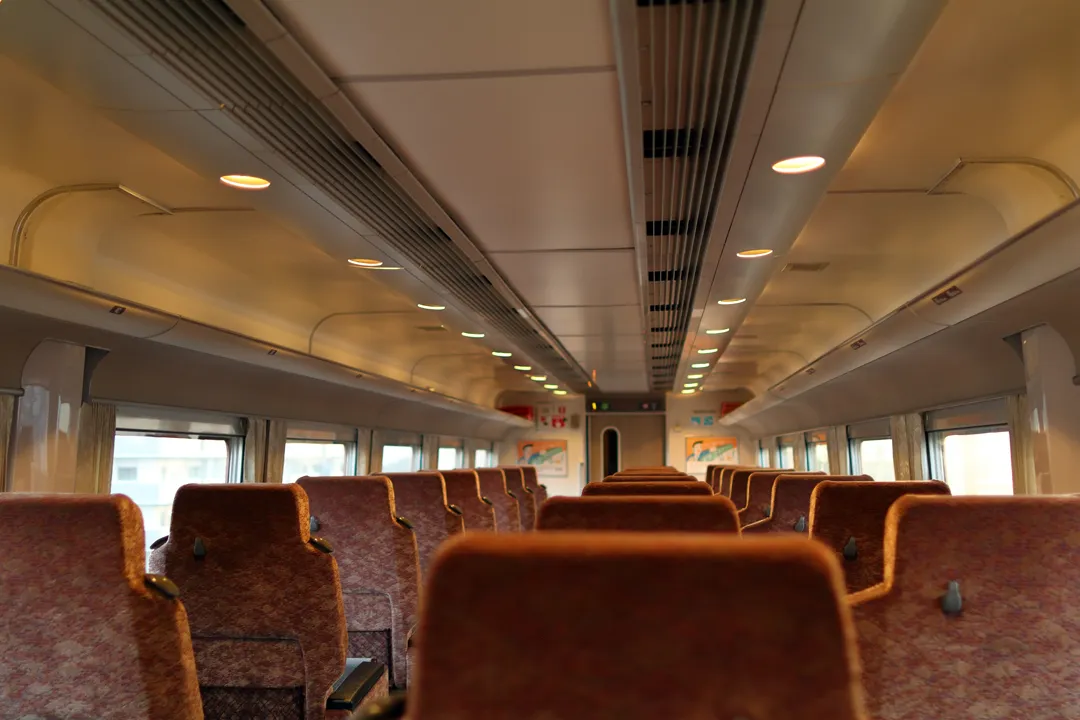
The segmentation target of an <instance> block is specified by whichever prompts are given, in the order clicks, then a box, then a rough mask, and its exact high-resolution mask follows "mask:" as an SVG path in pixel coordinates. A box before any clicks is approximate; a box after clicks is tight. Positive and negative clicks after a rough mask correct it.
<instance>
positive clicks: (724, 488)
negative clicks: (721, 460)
mask: <svg viewBox="0 0 1080 720" xmlns="http://www.w3.org/2000/svg"><path fill="white" fill-rule="evenodd" d="M735 470H736V468H733V467H726V468H722V469H721V470H720V494H721V495H723V496H725V497H731V476H732V475H733V474H734V473H735Z"/></svg>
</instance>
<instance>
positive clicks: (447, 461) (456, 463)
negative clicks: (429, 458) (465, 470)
mask: <svg viewBox="0 0 1080 720" xmlns="http://www.w3.org/2000/svg"><path fill="white" fill-rule="evenodd" d="M464 454H465V453H464V452H463V451H462V449H461V448H460V447H447V446H445V445H443V446H440V447H439V454H438V456H437V457H436V459H435V463H436V466H435V469H436V470H456V469H457V468H459V467H461V466H462V465H463V464H464V462H463V461H464V458H463V457H462V456H463V455H464Z"/></svg>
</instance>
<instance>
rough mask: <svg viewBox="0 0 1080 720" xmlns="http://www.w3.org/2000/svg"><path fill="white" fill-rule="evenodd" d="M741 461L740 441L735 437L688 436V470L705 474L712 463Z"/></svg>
mask: <svg viewBox="0 0 1080 720" xmlns="http://www.w3.org/2000/svg"><path fill="white" fill-rule="evenodd" d="M738 461H739V441H738V440H736V439H735V438H733V437H708V438H696V437H688V438H686V472H687V473H689V474H690V475H704V474H705V472H706V471H707V470H708V467H709V466H710V465H717V464H722V463H732V464H735V463H737V462H738Z"/></svg>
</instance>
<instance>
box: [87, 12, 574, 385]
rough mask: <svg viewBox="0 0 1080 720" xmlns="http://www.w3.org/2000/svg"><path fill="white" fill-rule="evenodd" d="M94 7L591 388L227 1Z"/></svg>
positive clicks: (467, 300)
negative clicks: (266, 46)
mask: <svg viewBox="0 0 1080 720" xmlns="http://www.w3.org/2000/svg"><path fill="white" fill-rule="evenodd" d="M90 2H91V3H92V4H93V5H94V6H95V7H96V8H98V9H99V10H100V11H101V12H102V13H104V14H105V15H106V16H107V17H109V18H110V19H111V20H113V21H114V22H115V23H116V24H117V25H119V26H120V28H122V29H123V30H124V31H126V32H127V33H129V34H130V35H131V36H132V37H134V38H136V39H137V40H138V41H140V42H141V43H143V44H145V45H147V46H148V47H150V48H151V50H152V52H153V54H154V58H155V59H156V60H157V61H158V62H160V63H162V64H163V65H165V66H166V67H168V68H169V69H170V70H171V71H173V72H174V73H176V74H177V76H179V77H180V78H183V80H184V81H185V82H187V83H188V84H189V85H191V86H192V87H193V88H194V89H195V90H196V91H198V92H200V93H201V94H203V95H204V96H205V97H207V98H209V99H210V100H212V101H213V102H214V104H215V105H217V106H219V107H220V108H221V109H222V112H224V113H227V114H228V115H229V116H230V117H231V118H232V119H233V120H234V121H235V122H237V123H238V124H239V125H240V126H241V127H243V128H244V129H245V130H246V131H247V132H249V133H251V135H252V136H253V137H255V138H256V139H257V140H258V141H259V142H261V143H263V144H264V145H265V146H266V147H267V148H268V149H269V150H270V151H271V152H274V153H276V154H277V155H279V156H280V157H281V158H283V159H284V160H285V161H286V162H288V163H289V164H291V165H292V166H293V167H294V168H296V170H298V171H299V172H300V173H302V174H303V175H304V176H306V178H307V179H308V180H309V181H310V182H311V183H312V184H313V185H314V186H315V187H317V188H319V189H320V190H321V191H323V192H324V193H326V194H327V195H328V196H330V197H331V198H333V199H334V201H335V202H337V203H339V204H340V205H341V206H342V207H343V208H346V209H347V210H348V211H349V212H351V213H353V214H354V215H355V216H356V217H358V218H360V219H362V220H363V221H364V222H365V223H367V224H368V225H370V226H372V227H373V228H374V229H375V230H376V231H377V232H378V233H379V235H380V236H381V237H382V238H384V239H385V240H386V242H387V243H388V244H389V245H390V246H392V247H393V248H394V249H395V250H396V251H397V252H398V253H399V254H400V255H401V256H403V257H406V258H408V259H409V260H411V261H412V262H414V263H416V265H417V266H418V267H420V268H421V269H422V270H423V271H424V272H425V273H427V274H428V276H430V277H431V278H432V279H433V280H434V281H436V282H438V283H440V284H441V285H442V286H443V287H445V288H446V289H447V290H448V291H449V292H450V293H451V294H453V295H454V297H455V298H456V299H457V300H458V301H459V302H460V303H461V304H462V305H463V306H465V307H467V308H469V309H470V310H472V311H473V312H475V313H476V314H477V315H479V316H480V317H482V318H484V319H485V320H486V321H487V322H488V323H489V324H490V326H491V327H492V328H493V329H496V330H498V331H499V332H500V333H501V334H503V335H504V336H505V337H506V338H507V339H508V340H510V341H511V342H513V343H515V344H517V346H518V347H519V348H520V349H521V350H522V351H524V352H526V353H528V354H529V356H530V357H531V358H532V359H533V360H534V361H536V362H537V363H539V364H541V365H542V366H543V367H544V369H545V370H547V371H548V372H549V373H550V374H552V375H554V376H556V377H558V378H559V379H560V380H561V381H563V382H564V383H566V385H567V386H569V387H570V388H572V389H573V390H575V391H577V392H584V391H585V390H586V389H587V383H588V377H587V375H586V374H585V371H584V370H582V369H581V367H580V366H579V365H577V364H576V363H572V361H570V360H568V359H567V358H569V357H570V355H569V354H568V353H566V352H565V350H564V349H562V348H559V349H558V350H556V349H555V348H553V347H552V346H551V345H550V344H549V341H547V340H545V339H544V336H543V335H542V334H541V332H539V331H538V330H537V328H536V327H534V326H533V325H532V324H530V323H529V322H528V320H526V319H525V318H524V317H522V316H521V315H520V314H519V313H517V312H516V311H514V309H513V308H511V307H510V306H509V304H508V303H507V301H506V299H505V298H504V297H503V296H502V295H500V294H499V292H498V291H497V290H496V289H495V288H494V287H492V283H491V280H489V279H488V278H487V277H485V276H483V275H481V274H478V273H477V272H476V270H475V266H474V264H473V263H472V261H471V260H470V259H469V257H468V256H467V255H466V253H465V252H464V251H463V250H462V249H461V248H459V247H458V246H457V245H456V244H455V243H454V242H453V241H452V240H451V239H450V237H449V236H447V234H446V233H445V232H444V231H443V230H442V229H441V228H439V227H437V226H436V225H435V224H434V223H433V222H432V221H431V219H430V218H429V217H427V215H425V214H424V212H423V211H422V210H421V209H420V208H419V207H418V206H417V205H416V204H415V203H414V202H413V201H412V199H411V198H410V197H408V195H406V194H405V193H404V192H403V191H402V190H401V189H400V188H399V187H398V186H397V184H396V183H394V182H393V181H392V180H391V179H390V178H389V177H388V175H387V174H386V173H385V171H384V170H383V169H382V168H381V167H380V166H379V164H378V163H377V162H375V160H374V158H372V156H371V155H370V153H368V152H367V151H366V150H365V149H364V148H363V147H361V146H360V145H359V144H358V143H357V142H356V141H355V139H354V138H351V137H349V136H348V135H347V133H346V132H345V131H344V130H342V129H340V126H339V125H338V123H337V122H336V121H335V120H334V118H333V117H332V116H330V115H329V113H328V112H327V111H326V110H325V109H324V108H323V106H322V104H321V103H320V102H319V101H318V100H317V99H316V98H314V97H313V96H312V95H311V94H310V93H309V92H308V91H307V90H306V89H304V88H303V87H302V86H301V85H300V83H299V82H297V81H296V79H295V78H293V77H292V76H291V75H290V74H289V72H288V71H287V70H286V69H285V68H284V67H283V66H282V65H281V64H280V63H279V62H278V60H277V59H276V58H275V57H274V56H273V55H272V54H271V53H270V52H269V51H268V50H267V49H266V48H265V47H264V46H263V45H262V43H261V42H259V41H258V39H257V38H255V37H254V35H252V34H251V33H250V32H249V31H248V29H247V27H246V26H245V25H244V23H243V21H241V20H240V18H238V17H237V16H236V15H235V14H234V13H233V12H232V10H231V9H230V8H229V7H228V6H227V5H226V4H225V3H224V2H223V0H169V1H168V2H161V1H155V2H147V1H146V0H90ZM560 350H562V352H560Z"/></svg>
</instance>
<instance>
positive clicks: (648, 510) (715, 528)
mask: <svg viewBox="0 0 1080 720" xmlns="http://www.w3.org/2000/svg"><path fill="white" fill-rule="evenodd" d="M536 527H537V529H538V530H622V531H661V532H663V531H667V532H733V533H738V532H739V521H738V518H737V517H736V515H735V506H734V505H732V504H731V501H730V500H728V499H727V498H721V497H694V496H666V497H664V496H647V495H645V496H637V497H634V496H611V497H604V496H590V497H577V498H575V497H557V498H554V499H553V500H550V501H549V502H548V503H547V504H545V505H544V507H542V508H541V509H540V517H539V518H538V519H537V523H536Z"/></svg>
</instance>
